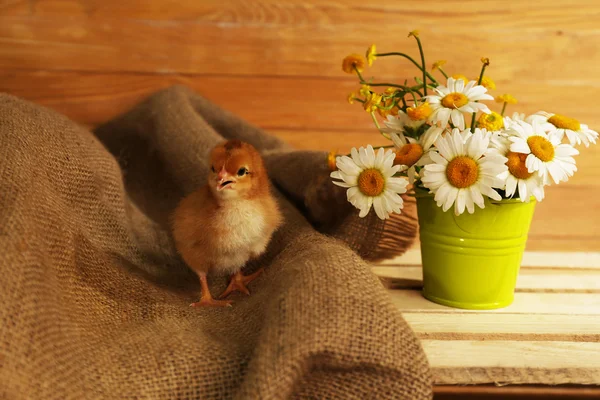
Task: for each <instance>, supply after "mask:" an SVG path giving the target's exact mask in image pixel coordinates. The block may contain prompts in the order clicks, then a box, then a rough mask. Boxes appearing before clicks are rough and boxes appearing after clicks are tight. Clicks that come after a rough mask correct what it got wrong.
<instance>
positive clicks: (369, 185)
mask: <svg viewBox="0 0 600 400" xmlns="http://www.w3.org/2000/svg"><path fill="white" fill-rule="evenodd" d="M384 188H385V178H384V177H383V174H382V173H381V171H380V170H378V169H376V168H369V169H365V170H364V171H363V172H361V173H360V175H359V176H358V189H359V190H360V191H361V193H362V194H364V195H365V196H369V197H375V196H379V195H380V194H381V192H383V189H384Z"/></svg>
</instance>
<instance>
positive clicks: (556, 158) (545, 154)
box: [509, 120, 579, 185]
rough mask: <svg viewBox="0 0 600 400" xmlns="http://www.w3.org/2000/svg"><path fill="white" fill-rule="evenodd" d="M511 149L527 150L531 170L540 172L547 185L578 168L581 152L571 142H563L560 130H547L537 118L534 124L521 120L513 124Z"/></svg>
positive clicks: (564, 178) (566, 177)
mask: <svg viewBox="0 0 600 400" xmlns="http://www.w3.org/2000/svg"><path fill="white" fill-rule="evenodd" d="M511 133H512V134H511V135H510V136H509V140H510V141H511V142H512V144H511V145H510V151H513V152H515V153H524V154H527V158H526V159H525V165H526V166H527V171H529V172H537V173H538V174H539V175H540V177H541V178H542V182H543V183H544V185H549V184H550V177H552V180H553V181H554V183H559V182H566V181H567V180H569V178H570V177H571V176H573V174H574V173H575V171H577V167H576V166H575V159H574V158H573V157H572V156H575V155H577V154H579V151H577V150H576V149H575V148H574V147H573V146H571V145H570V144H564V143H563V144H561V143H560V133H559V132H558V131H552V132H549V133H546V132H544V130H543V128H542V127H541V125H540V123H539V122H538V121H537V120H534V121H533V124H528V123H527V122H524V121H517V122H516V123H515V124H513V125H512V126H511Z"/></svg>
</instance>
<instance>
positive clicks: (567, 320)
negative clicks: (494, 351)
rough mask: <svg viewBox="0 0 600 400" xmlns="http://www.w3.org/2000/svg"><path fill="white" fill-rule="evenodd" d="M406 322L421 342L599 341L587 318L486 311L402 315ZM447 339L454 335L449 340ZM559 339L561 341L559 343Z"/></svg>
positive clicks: (599, 332) (595, 322)
mask: <svg viewBox="0 0 600 400" xmlns="http://www.w3.org/2000/svg"><path fill="white" fill-rule="evenodd" d="M402 315H403V317H404V319H405V320H406V322H408V323H409V325H410V326H411V328H412V329H413V330H414V331H415V332H416V333H417V334H418V335H419V336H420V337H422V338H430V339H435V338H437V337H440V335H446V339H448V340H457V339H461V338H464V337H465V336H466V335H471V336H474V335H481V336H479V337H483V336H485V337H486V338H487V337H489V336H488V335H492V336H495V337H496V338H499V337H505V338H510V339H512V340H517V339H518V337H519V336H523V337H526V338H527V337H528V338H529V340H534V339H533V338H535V340H555V341H556V340H567V341H569V340H580V341H581V339H582V338H586V339H587V341H594V342H598V341H600V319H598V318H595V317H590V316H589V315H552V314H538V315H535V314H534V315H526V314H497V313H489V312H487V311H485V312H484V311H479V312H475V313H419V312H410V311H405V312H404V313H403V314H402ZM449 335H454V336H453V337H450V336H449ZM559 337H560V338H561V339H559Z"/></svg>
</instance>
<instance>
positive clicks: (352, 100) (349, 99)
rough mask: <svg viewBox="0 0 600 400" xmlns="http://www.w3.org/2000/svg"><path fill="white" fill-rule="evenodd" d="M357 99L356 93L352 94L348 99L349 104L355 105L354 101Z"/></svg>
mask: <svg viewBox="0 0 600 400" xmlns="http://www.w3.org/2000/svg"><path fill="white" fill-rule="evenodd" d="M355 98H356V93H354V92H352V93H350V94H349V95H348V97H347V98H346V99H347V100H348V103H349V104H354V99H355Z"/></svg>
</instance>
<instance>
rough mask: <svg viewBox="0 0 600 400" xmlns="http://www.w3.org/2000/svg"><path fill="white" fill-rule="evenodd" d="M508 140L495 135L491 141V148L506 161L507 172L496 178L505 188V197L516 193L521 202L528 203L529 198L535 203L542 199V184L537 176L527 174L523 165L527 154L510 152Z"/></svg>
mask: <svg viewBox="0 0 600 400" xmlns="http://www.w3.org/2000/svg"><path fill="white" fill-rule="evenodd" d="M510 143H511V142H510V140H509V139H508V137H506V136H503V135H495V136H494V137H492V139H491V146H492V147H494V148H496V149H498V152H499V153H500V154H501V155H503V156H505V157H506V158H507V159H508V161H507V162H506V166H507V167H508V170H507V171H504V172H503V173H502V174H500V175H499V176H498V178H500V179H502V180H503V181H504V182H505V183H506V186H505V188H504V190H505V194H506V197H513V196H515V194H516V193H517V189H518V194H519V199H520V200H521V201H522V202H525V203H529V201H530V200H531V196H534V197H535V198H536V199H537V201H542V200H543V199H544V195H545V194H544V183H543V181H542V178H541V177H540V175H539V174H535V173H533V172H529V171H528V169H527V166H526V165H525V160H526V159H527V154H524V153H515V152H513V151H510Z"/></svg>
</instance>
